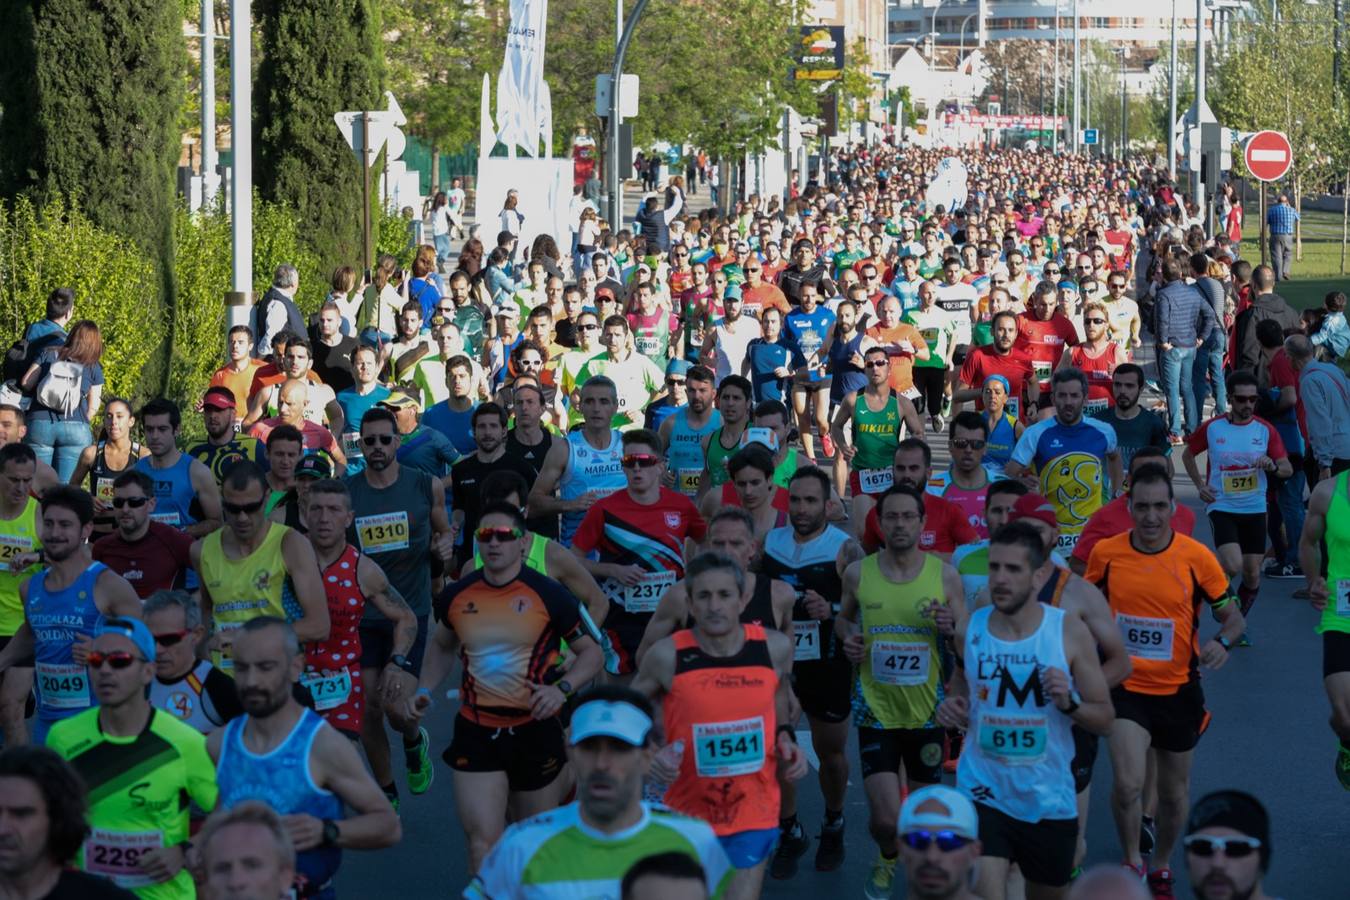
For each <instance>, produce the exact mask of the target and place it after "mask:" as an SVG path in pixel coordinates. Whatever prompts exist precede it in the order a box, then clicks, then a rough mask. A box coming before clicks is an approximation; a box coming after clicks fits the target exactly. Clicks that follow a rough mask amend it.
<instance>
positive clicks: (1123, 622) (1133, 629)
mask: <svg viewBox="0 0 1350 900" xmlns="http://www.w3.org/2000/svg"><path fill="white" fill-rule="evenodd" d="M1116 624H1117V625H1118V626H1119V627H1120V637H1121V639H1122V640H1123V641H1124V642H1125V652H1126V653H1128V654H1129V655H1130V656H1132V657H1134V658H1135V659H1154V660H1164V661H1166V660H1170V659H1171V658H1172V634H1173V631H1174V629H1175V628H1176V625H1175V624H1174V623H1173V622H1172V620H1171V619H1149V618H1145V617H1143V616H1127V615H1125V614H1124V613H1117V615H1116Z"/></svg>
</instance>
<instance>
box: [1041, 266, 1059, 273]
mask: <svg viewBox="0 0 1350 900" xmlns="http://www.w3.org/2000/svg"><path fill="white" fill-rule="evenodd" d="M1042 271H1044V272H1045V274H1047V275H1058V274H1059V272H1060V270H1059V269H1052V268H1050V267H1049V266H1046V267H1045V268H1044V269H1043V270H1042Z"/></svg>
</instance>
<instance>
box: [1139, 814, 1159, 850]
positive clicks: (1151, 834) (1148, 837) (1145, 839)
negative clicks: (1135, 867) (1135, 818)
mask: <svg viewBox="0 0 1350 900" xmlns="http://www.w3.org/2000/svg"><path fill="white" fill-rule="evenodd" d="M1157 843H1158V831H1157V829H1156V827H1155V826H1154V824H1153V818H1152V817H1151V816H1144V817H1143V818H1142V819H1140V820H1139V855H1140V856H1152V855H1153V847H1154V846H1155V845H1156V844H1157Z"/></svg>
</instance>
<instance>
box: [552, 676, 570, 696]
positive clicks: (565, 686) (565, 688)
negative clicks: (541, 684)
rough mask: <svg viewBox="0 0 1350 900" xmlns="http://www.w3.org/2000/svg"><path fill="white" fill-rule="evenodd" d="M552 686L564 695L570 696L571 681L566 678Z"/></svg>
mask: <svg viewBox="0 0 1350 900" xmlns="http://www.w3.org/2000/svg"><path fill="white" fill-rule="evenodd" d="M554 687H556V688H557V689H558V690H560V691H562V693H563V696H564V697H570V696H572V682H570V681H568V680H567V679H566V678H564V679H562V680H561V681H559V682H557V683H556V684H555V685H554Z"/></svg>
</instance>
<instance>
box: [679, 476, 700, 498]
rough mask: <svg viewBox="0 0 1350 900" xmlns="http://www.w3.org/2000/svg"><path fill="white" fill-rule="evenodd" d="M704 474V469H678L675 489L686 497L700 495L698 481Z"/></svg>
mask: <svg viewBox="0 0 1350 900" xmlns="http://www.w3.org/2000/svg"><path fill="white" fill-rule="evenodd" d="M702 474H703V470H702V469H677V470H676V472H675V489H676V490H677V491H679V492H680V493H681V494H684V495H685V496H686V497H692V496H694V495H695V494H697V493H698V480H699V476H701V475H702Z"/></svg>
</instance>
